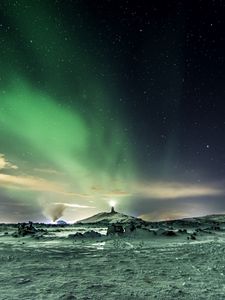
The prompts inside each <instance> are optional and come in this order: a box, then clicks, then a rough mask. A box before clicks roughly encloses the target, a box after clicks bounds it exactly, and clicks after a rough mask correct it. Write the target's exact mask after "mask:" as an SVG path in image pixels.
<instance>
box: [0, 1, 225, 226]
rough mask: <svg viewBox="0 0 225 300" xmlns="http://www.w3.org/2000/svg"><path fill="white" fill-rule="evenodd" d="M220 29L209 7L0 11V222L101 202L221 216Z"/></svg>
mask: <svg viewBox="0 0 225 300" xmlns="http://www.w3.org/2000/svg"><path fill="white" fill-rule="evenodd" d="M224 16H225V3H224V1H222V0H214V1H213V0H211V1H209V0H204V1H203V0H202V1H201V0H195V1H190V0H186V1H184V0H183V1H172V0H170V1H160V0H155V1H154V0H152V1H144V0H138V1H129V0H128V1H125V0H124V1H122V0H121V1H119V0H118V1H116V0H98V1H97V0H77V1H76V0H74V1H69V0H67V1H59V0H58V1H57V0H55V1H53V0H47V1H44V0H42V1H41V0H35V1H31V0H24V1H23V0H18V1H15V0H12V1H10V0H8V1H7V0H2V1H1V2H0V222H21V221H28V220H33V221H51V219H52V218H53V215H54V214H55V212H56V211H58V212H59V215H60V214H63V216H62V218H63V219H65V220H66V221H70V222H73V221H76V220H79V219H82V218H84V217H88V216H90V215H93V214H95V213H98V212H100V211H107V210H109V206H110V203H111V201H114V202H115V203H116V210H118V211H120V212H123V213H126V214H132V215H134V216H139V217H142V218H144V219H145V220H160V219H171V218H182V217H190V216H199V215H206V214H212V213H225V185H224V184H225V135H224V132H225V18H224ZM57 217H58V216H56V218H57Z"/></svg>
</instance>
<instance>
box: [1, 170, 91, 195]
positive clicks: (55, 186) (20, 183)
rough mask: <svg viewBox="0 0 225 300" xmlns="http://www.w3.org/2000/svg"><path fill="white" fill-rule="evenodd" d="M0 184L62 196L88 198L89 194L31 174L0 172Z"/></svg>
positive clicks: (5, 186) (6, 186)
mask: <svg viewBox="0 0 225 300" xmlns="http://www.w3.org/2000/svg"><path fill="white" fill-rule="evenodd" d="M0 186H2V187H4V188H12V189H16V188H18V189H23V190H31V191H40V192H51V193H57V194H62V195H64V196H70V197H73V196H76V197H80V198H89V197H90V195H88V194H82V193H75V192H68V191H67V190H66V189H65V187H64V186H62V185H61V184H60V183H58V182H53V181H48V180H45V179H43V178H39V177H32V176H14V175H7V174H0Z"/></svg>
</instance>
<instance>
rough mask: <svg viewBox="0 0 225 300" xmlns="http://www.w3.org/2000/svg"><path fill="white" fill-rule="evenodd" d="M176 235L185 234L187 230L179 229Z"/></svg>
mask: <svg viewBox="0 0 225 300" xmlns="http://www.w3.org/2000/svg"><path fill="white" fill-rule="evenodd" d="M178 233H182V234H187V229H179V230H178Z"/></svg>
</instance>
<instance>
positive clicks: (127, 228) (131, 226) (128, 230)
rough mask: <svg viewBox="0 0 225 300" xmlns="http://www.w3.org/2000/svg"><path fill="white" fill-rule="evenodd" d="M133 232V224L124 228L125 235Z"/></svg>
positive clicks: (134, 228) (134, 227)
mask: <svg viewBox="0 0 225 300" xmlns="http://www.w3.org/2000/svg"><path fill="white" fill-rule="evenodd" d="M135 230H136V226H135V224H134V223H133V222H131V223H130V224H128V225H127V226H125V233H131V232H134V231H135Z"/></svg>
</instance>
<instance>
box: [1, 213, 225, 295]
mask: <svg viewBox="0 0 225 300" xmlns="http://www.w3.org/2000/svg"><path fill="white" fill-rule="evenodd" d="M214 221H215V219H214ZM220 221H221V222H222V223H223V221H224V218H221V217H220ZM207 222H208V219H207ZM202 223H203V224H205V223H206V220H205V219H204V220H203V221H202ZM222 223H221V224H222ZM177 224H179V223H176V228H175V229H176V231H177V229H178V227H177V226H178V225H177ZM173 226H174V227H175V225H174V224H173ZM204 226H205V225H204ZM163 228H164V227H163ZM182 228H183V227H182ZM1 229H2V230H1ZM45 229H46V227H45ZM91 229H93V230H96V231H98V232H103V231H104V230H105V228H104V227H96V226H95V227H93V228H92V227H90V226H87V225H85V226H83V227H82V226H68V227H62V228H57V227H56V228H52V227H49V228H47V230H48V231H49V234H45V235H44V237H43V238H40V239H35V238H34V237H21V238H14V237H12V235H11V233H12V232H13V231H15V228H12V227H8V228H7V225H4V227H1V226H0V259H1V267H0V291H1V293H0V299H1V300H6V299H7V300H8V299H10V300H17V299H23V300H28V299H29V300H30V299H46V300H52V299H64V300H65V299H67V300H68V299H78V300H85V299H86V300H87V299H90V300H100V299H101V300H102V299H106V300H114V299H119V300H134V299H135V300H145V299H146V300H151V299H162V300H171V299H178V300H179V299H187V300H194V299H196V300H197V299H198V300H201V299H204V300H205V299H210V300H211V299H215V300H221V299H224V294H225V230H224V227H222V226H221V229H220V230H214V231H211V233H208V231H207V232H200V233H198V234H197V235H196V240H188V239H187V237H188V236H190V234H191V233H193V230H196V228H193V224H191V226H190V228H188V233H187V234H183V233H182V234H178V233H177V235H176V236H174V237H168V236H163V235H161V234H158V235H153V234H151V232H149V234H146V231H145V234H142V233H143V232H142V231H141V230H140V231H137V233H136V234H131V235H126V236H122V237H107V236H102V237H100V238H98V239H72V238H68V235H69V234H70V233H71V232H72V233H75V232H76V231H80V232H84V231H85V230H91ZM158 229H159V228H158ZM158 229H156V228H154V230H155V231H157V230H158ZM5 231H8V234H7V235H6V234H4V232H5ZM158 232H159V233H160V232H162V230H159V231H158Z"/></svg>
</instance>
